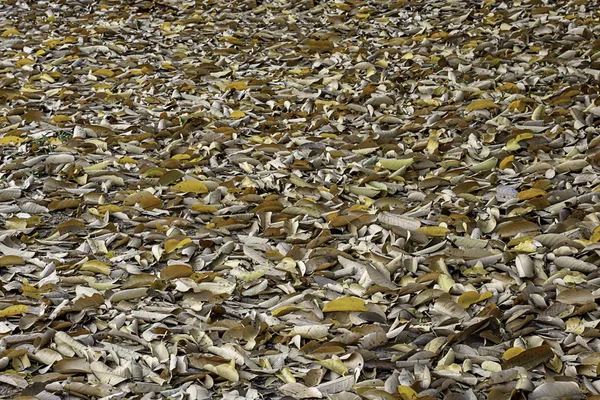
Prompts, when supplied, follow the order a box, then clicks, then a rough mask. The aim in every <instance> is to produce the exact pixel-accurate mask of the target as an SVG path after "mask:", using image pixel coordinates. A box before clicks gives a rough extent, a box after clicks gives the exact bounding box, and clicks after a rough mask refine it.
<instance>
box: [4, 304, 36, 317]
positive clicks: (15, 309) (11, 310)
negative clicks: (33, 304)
mask: <svg viewBox="0 0 600 400" xmlns="http://www.w3.org/2000/svg"><path fill="white" fill-rule="evenodd" d="M28 312H29V307H28V306H25V305H21V304H18V305H15V306H8V307H6V308H5V309H4V310H0V317H14V316H15V315H21V314H25V313H28Z"/></svg>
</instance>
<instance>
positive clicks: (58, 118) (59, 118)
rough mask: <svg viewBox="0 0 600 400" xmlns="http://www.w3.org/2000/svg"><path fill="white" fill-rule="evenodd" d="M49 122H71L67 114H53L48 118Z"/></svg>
mask: <svg viewBox="0 0 600 400" xmlns="http://www.w3.org/2000/svg"><path fill="white" fill-rule="evenodd" d="M50 122H52V123H54V124H55V123H60V122H71V117H69V116H68V115H62V114H59V115H55V116H54V117H52V118H50Z"/></svg>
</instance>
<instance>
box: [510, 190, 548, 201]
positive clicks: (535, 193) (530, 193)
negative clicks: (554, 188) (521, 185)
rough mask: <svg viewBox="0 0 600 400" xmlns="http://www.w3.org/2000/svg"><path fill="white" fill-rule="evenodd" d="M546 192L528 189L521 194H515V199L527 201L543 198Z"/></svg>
mask: <svg viewBox="0 0 600 400" xmlns="http://www.w3.org/2000/svg"><path fill="white" fill-rule="evenodd" d="M545 195H546V191H545V190H542V189H535V188H534V189H528V190H523V191H522V192H519V193H517V196H516V197H517V199H519V200H529V199H533V198H535V197H539V196H545Z"/></svg>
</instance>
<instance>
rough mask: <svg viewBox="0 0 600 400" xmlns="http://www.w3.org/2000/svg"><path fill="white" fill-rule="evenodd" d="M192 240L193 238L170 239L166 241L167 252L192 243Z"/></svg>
mask: <svg viewBox="0 0 600 400" xmlns="http://www.w3.org/2000/svg"><path fill="white" fill-rule="evenodd" d="M191 242H192V239H190V238H185V239H183V240H178V239H169V240H167V242H166V243H165V251H166V252H167V254H169V253H172V252H173V251H175V250H177V249H179V248H180V247H183V246H185V245H186V244H188V243H191Z"/></svg>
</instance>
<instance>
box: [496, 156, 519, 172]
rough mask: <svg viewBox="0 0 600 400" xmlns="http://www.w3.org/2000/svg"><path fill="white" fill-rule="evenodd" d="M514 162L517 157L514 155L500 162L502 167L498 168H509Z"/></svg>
mask: <svg viewBox="0 0 600 400" xmlns="http://www.w3.org/2000/svg"><path fill="white" fill-rule="evenodd" d="M514 160H515V156H514V155H510V156H508V157H505V158H503V159H502V161H500V165H499V166H498V167H499V168H500V169H504V168H507V167H508V166H509V165H510V164H511V163H512V162H513V161H514Z"/></svg>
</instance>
